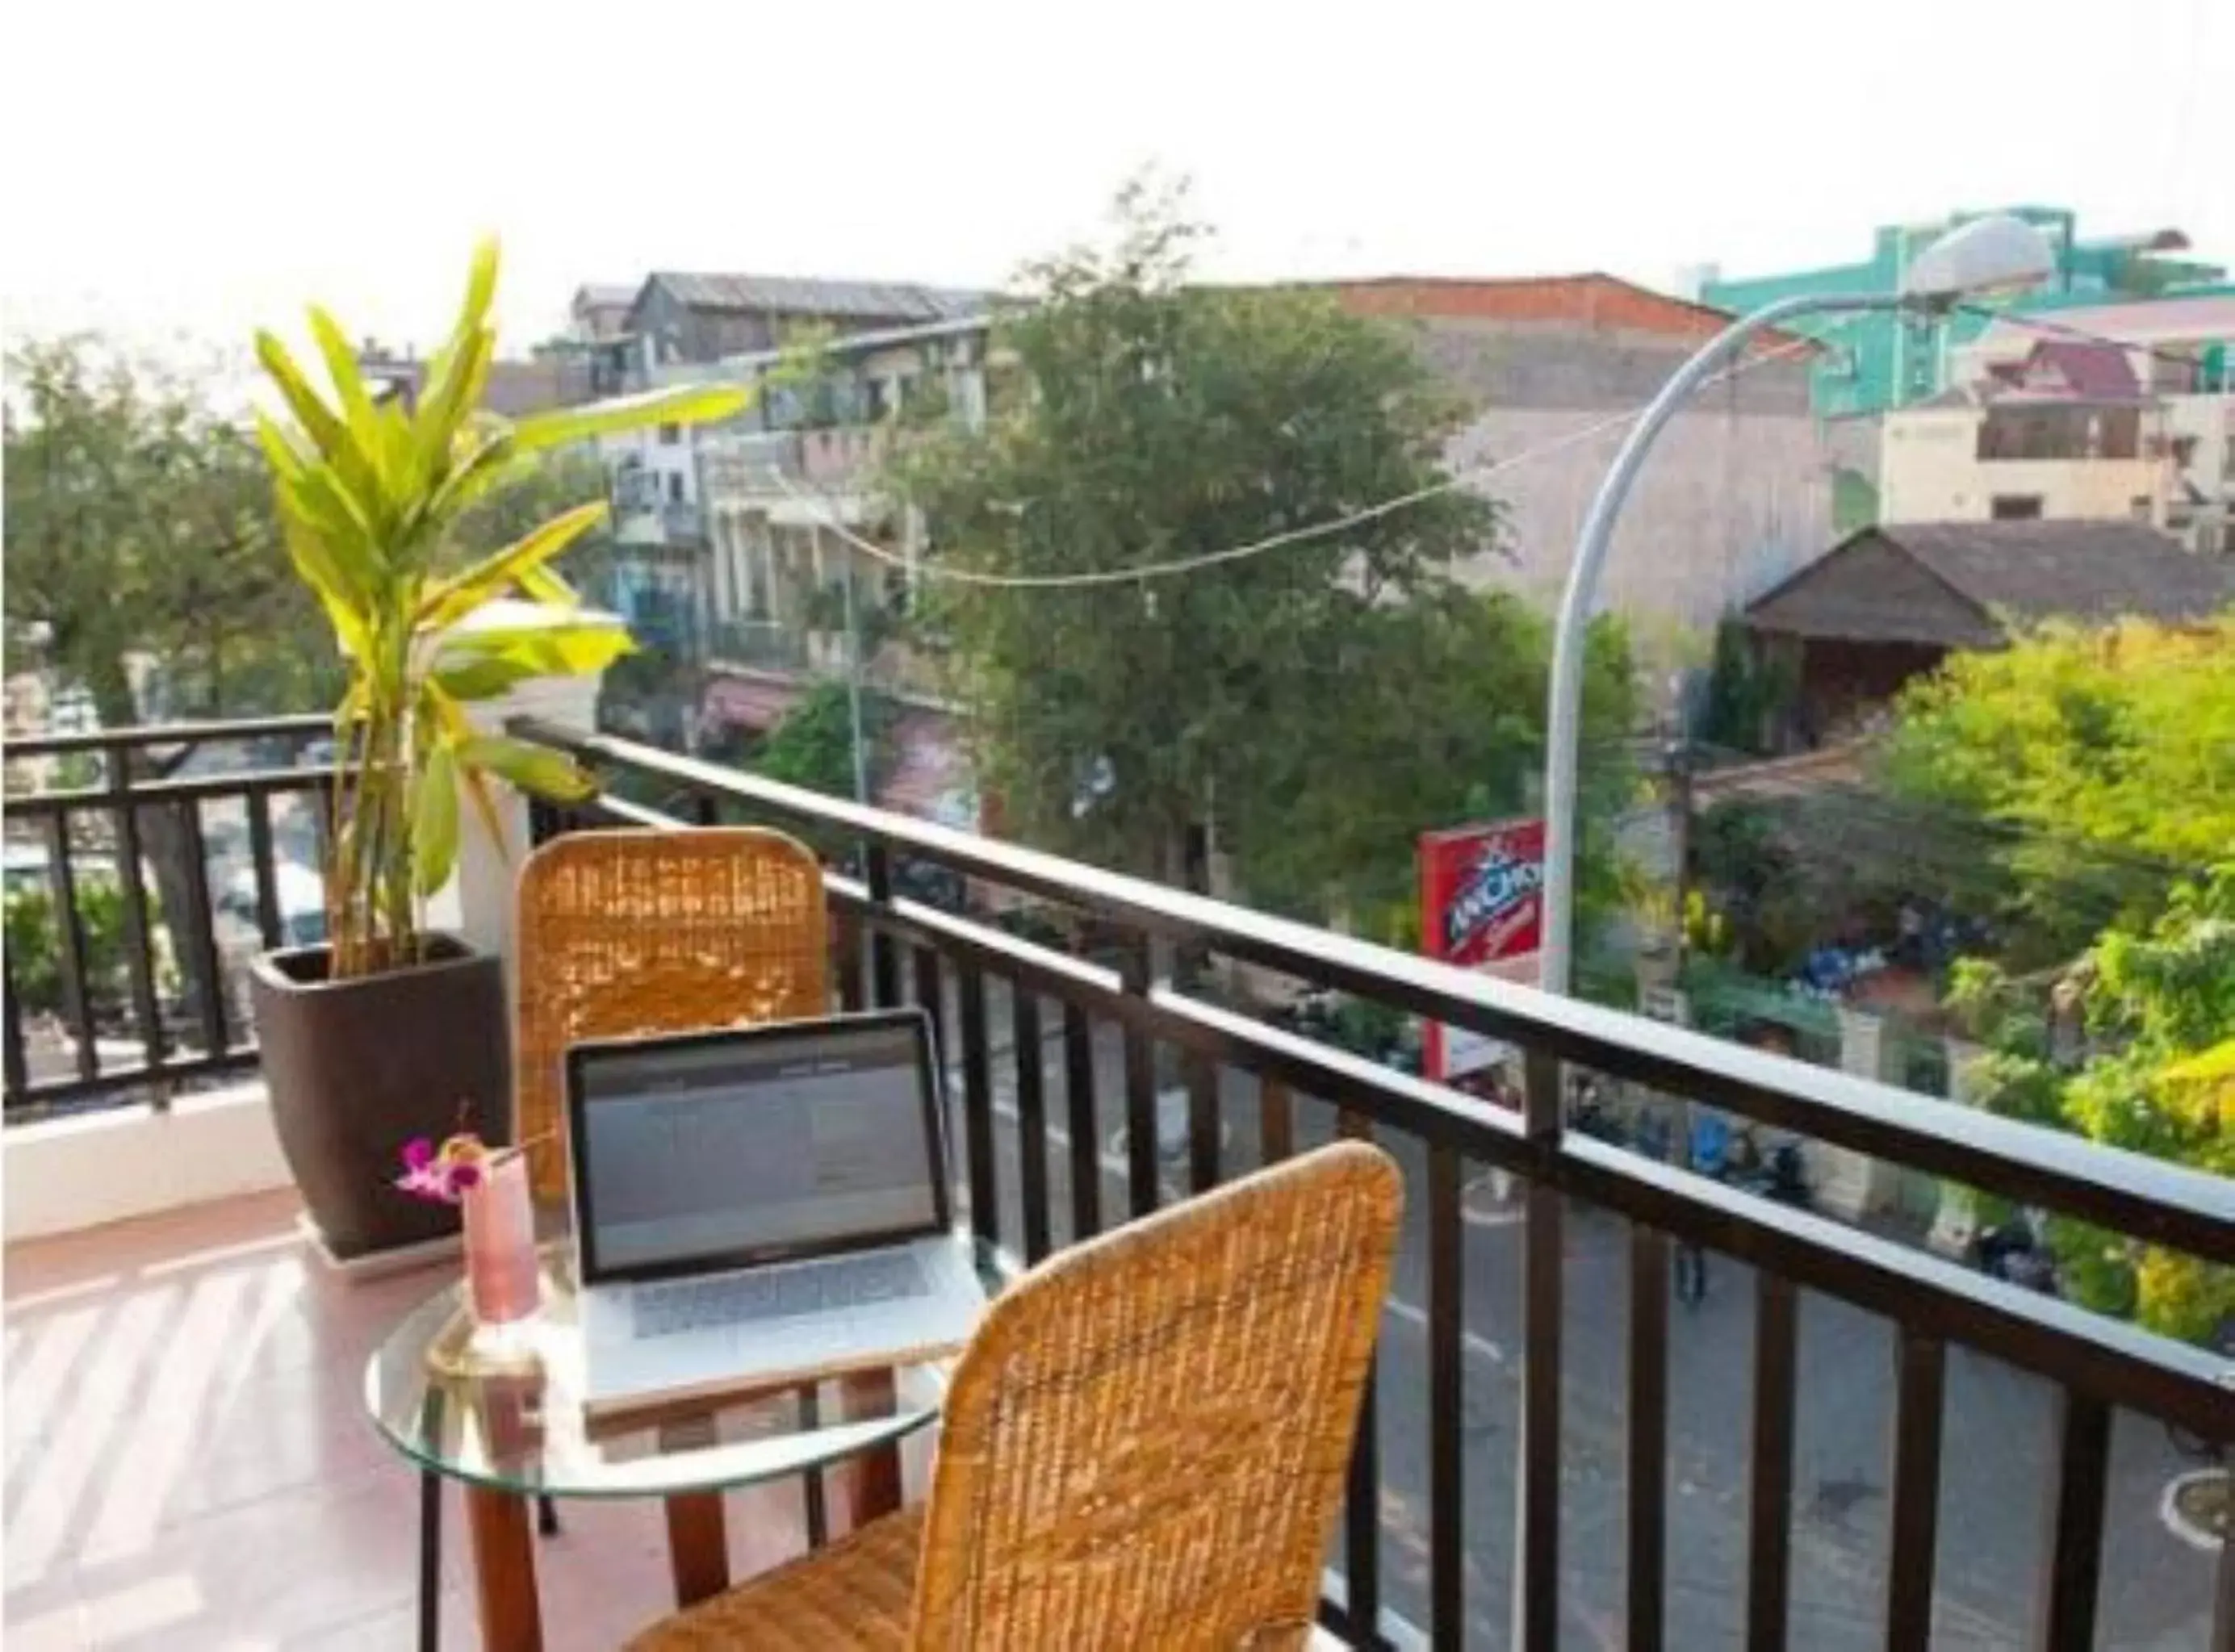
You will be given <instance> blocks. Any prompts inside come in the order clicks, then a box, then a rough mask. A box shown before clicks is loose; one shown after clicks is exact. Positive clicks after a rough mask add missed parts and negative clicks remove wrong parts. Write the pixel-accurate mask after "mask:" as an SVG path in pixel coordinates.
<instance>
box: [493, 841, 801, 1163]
mask: <svg viewBox="0 0 2235 1652" xmlns="http://www.w3.org/2000/svg"><path fill="white" fill-rule="evenodd" d="M518 899H519V908H518V927H517V928H516V930H515V934H516V936H517V938H518V944H519V998H518V1013H517V1016H516V1020H515V1033H516V1042H517V1047H516V1048H515V1052H514V1056H515V1071H516V1072H517V1075H518V1078H517V1097H518V1100H517V1104H516V1109H515V1115H514V1129H515V1131H517V1132H518V1135H517V1137H515V1139H518V1140H522V1141H531V1140H535V1139H537V1138H538V1137H541V1138H542V1139H541V1144H539V1145H538V1146H537V1147H535V1148H534V1150H533V1151H532V1154H531V1157H532V1161H533V1164H532V1168H533V1173H534V1186H535V1192H536V1196H537V1197H539V1198H541V1199H544V1200H549V1201H556V1200H559V1199H562V1198H564V1197H565V1196H566V1191H567V1140H566V1136H567V1133H566V1130H565V1128H564V1124H565V1113H566V1072H565V1057H566V1052H567V1046H568V1045H570V1044H573V1043H575V1042H578V1041H579V1040H581V1039H608V1038H629V1037H636V1036H639V1035H643V1034H647V1033H693V1032H705V1031H711V1030H713V1029H715V1028H718V1027H725V1026H753V1025H755V1024H757V1023H759V1022H763V1021H776V1020H790V1019H797V1018H800V1017H803V1016H814V1015H825V1014H828V1013H829V1011H830V956H829V941H828V937H827V934H826V928H825V918H824V914H823V869H822V868H821V866H820V865H818V864H817V862H816V859H815V856H814V855H812V854H811V853H810V852H809V850H808V849H807V848H806V846H805V845H804V844H803V843H800V842H798V841H797V840H796V839H794V838H790V837H787V836H784V835H783V833H781V832H772V831H764V830H760V829H753V828H744V827H706V828H703V829H694V830H689V831H672V832H654V831H615V832H574V833H569V834H568V835H567V836H563V837H560V838H556V839H554V840H553V841H552V842H548V843H546V844H545V845H544V846H543V847H542V848H541V849H537V850H536V851H535V852H534V854H533V855H529V856H528V859H527V861H526V862H525V863H524V864H522V866H521V869H520V881H519V895H518Z"/></svg>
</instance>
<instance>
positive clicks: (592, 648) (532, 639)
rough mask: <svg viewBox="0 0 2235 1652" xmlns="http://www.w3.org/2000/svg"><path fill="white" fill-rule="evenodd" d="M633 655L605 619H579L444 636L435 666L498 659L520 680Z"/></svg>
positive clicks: (592, 668)
mask: <svg viewBox="0 0 2235 1652" xmlns="http://www.w3.org/2000/svg"><path fill="white" fill-rule="evenodd" d="M634 652H636V644H635V643H634V642H632V641H631V640H630V639H629V634H628V633H627V632H626V631H624V630H622V629H621V627H620V626H617V625H614V624H613V622H612V621H611V620H585V621H583V622H582V623H580V624H579V625H566V626H534V627H532V628H523V629H521V630H516V631H479V632H475V633H474V634H473V635H471V636H469V637H456V638H446V639H444V640H443V643H442V654H441V656H440V658H439V659H438V660H437V662H436V664H437V667H438V669H442V670H446V671H447V670H450V669H453V668H455V667H457V666H461V665H469V664H472V663H473V662H475V661H476V660H483V659H501V660H504V661H506V662H508V664H510V665H515V666H516V667H518V668H519V669H520V671H521V675H522V676H523V677H581V676H586V675H587V674H588V673H590V672H599V671H603V670H604V669H605V668H606V666H608V665H612V664H613V661H615V660H617V659H620V658H622V657H623V656H624V655H626V654H632V653H634Z"/></svg>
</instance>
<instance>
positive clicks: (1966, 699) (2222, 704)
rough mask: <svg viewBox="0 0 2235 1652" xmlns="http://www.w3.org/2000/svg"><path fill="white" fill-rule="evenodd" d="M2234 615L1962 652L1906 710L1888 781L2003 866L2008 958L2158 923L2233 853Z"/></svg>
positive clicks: (1899, 710)
mask: <svg viewBox="0 0 2235 1652" xmlns="http://www.w3.org/2000/svg"><path fill="white" fill-rule="evenodd" d="M2231 751H2235V618H2230V619H2223V620H2220V621H2219V622H2218V623H2216V624H2212V625H2208V626H2195V627H2188V628H2180V629H2175V628H2172V627H2166V626H2153V625H2148V624H2145V623H2143V622H2140V621H2129V622H2127V623H2125V624H2122V625H2119V626H2112V627H2109V628H2107V629H2105V630H2101V631H2095V632H2084V631H2080V630H2076V629H2073V628H2070V627H2061V626H2060V627H2051V628H2048V629H2047V630H2044V631H2042V632H2040V633H2036V634H2035V635H2034V636H2031V637H2029V638H2026V639H2023V640H2022V641H2020V642H2018V643H2017V644H2015V646H2012V647H2009V648H2007V649H2004V650H2002V651H2000V652H1994V653H1975V654H1958V655H1956V656H1954V657H1953V658H1952V659H1950V661H1949V663H1948V665H1946V666H1945V667H1944V668H1943V669H1942V670H1941V671H1939V672H1936V673H1934V674H1933V675H1932V676H1931V677H1930V678H1924V680H1922V681H1921V682H1919V683H1917V684H1916V685H1913V686H1912V687H1911V689H1910V690H1909V691H1908V692H1906V693H1904V695H1903V696H1902V698H1901V699H1900V701H1899V702H1898V704H1897V707H1896V720H1895V724H1894V726H1893V729H1892V731H1891V734H1890V736H1889V737H1888V739H1887V742H1886V745H1885V749H1884V754H1883V757H1882V764H1881V766H1882V777H1883V779H1884V782H1885V783H1886V784H1887V785H1888V787H1889V788H1890V789H1891V790H1892V791H1893V792H1894V793H1895V794H1896V795H1897V796H1900V797H1902V798H1904V799H1905V800H1907V801H1909V802H1911V803H1916V804H1918V805H1923V806H1926V807H1928V808H1930V809H1931V810H1935V811H1937V813H1939V814H1940V815H1941V816H1943V818H1945V819H1946V820H1947V821H1949V822H1950V823H1969V824H1970V825H1971V826H1972V827H1973V828H1974V829H1978V828H1981V827H1988V828H1991V829H1987V830H1977V833H1976V837H1977V841H1978V842H1981V843H1982V844H1983V846H1984V847H1985V849H1986V858H1988V859H1989V860H1991V861H1994V862H1997V863H1998V864H1999V868H2000V869H2001V872H2002V885H2001V890H2000V894H2001V897H2002V903H2003V905H2004V908H2005V912H2004V914H2003V915H2004V916H2005V917H2006V918H2007V919H2008V920H2009V923H2010V925H2011V929H2012V933H2011V936H2010V943H2009V947H2008V948H2007V950H2006V961H2008V962H2009V964H2010V965H2011V967H2015V968H2017V969H2021V970H2023V969H2028V968H2033V967H2043V966H2048V965H2053V964H2057V963H2061V962H2062V961H2063V960H2066V959H2068V958H2070V957H2071V956H2073V954H2075V953H2077V952H2078V951H2080V950H2081V948H2082V947H2086V946H2087V945H2088V943H2089V941H2090V940H2091V939H2092V938H2093V937H2094V935H2096V934H2099V933H2100V932H2101V931H2103V930H2105V929H2107V928H2111V927H2113V926H2114V925H2123V926H2124V927H2127V928H2135V927H2137V926H2140V925H2146V924H2147V921H2148V920H2149V919H2150V918H2151V917H2152V916H2153V915H2154V914H2156V913H2157V912H2159V911H2160V910H2162V909H2163V907H2164V903H2165V900H2166V894H2167V892H2168V890H2169V889H2170V888H2171V886H2172V885H2173V883H2174V882H2177V881H2178V879H2179V876H2180V875H2182V874H2183V873H2193V872H2194V871H2195V870H2196V869H2199V868H2201V867H2204V866H2206V865H2209V864H2211V863H2212V862H2214V861H2215V860H2216V859H2218V858H2219V856H2221V855H2224V854H2225V852H2226V849H2227V846H2228V845H2229V844H2230V843H2235V762H2230V761H2229V759H2228V753H2229V752H2231Z"/></svg>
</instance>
